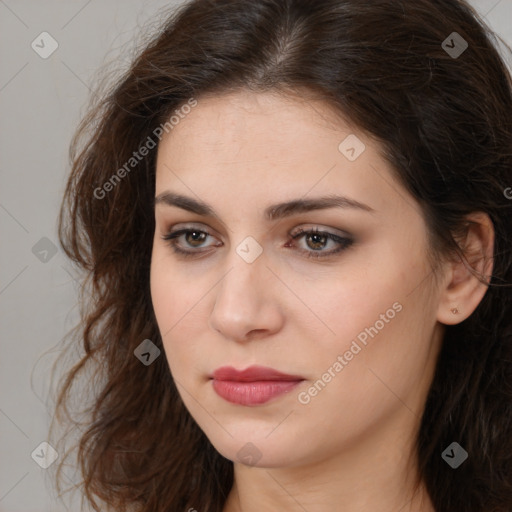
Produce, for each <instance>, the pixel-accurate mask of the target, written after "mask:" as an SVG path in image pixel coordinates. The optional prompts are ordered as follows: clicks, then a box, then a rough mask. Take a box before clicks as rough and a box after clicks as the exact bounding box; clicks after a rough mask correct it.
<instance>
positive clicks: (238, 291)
mask: <svg viewBox="0 0 512 512" xmlns="http://www.w3.org/2000/svg"><path fill="white" fill-rule="evenodd" d="M258 245H259V244H258ZM255 251H258V248H257V247H256V245H255V244H254V242H253V241H251V240H246V239H244V240H243V241H242V242H241V243H240V244H239V245H238V246H235V247H233V249H232V250H231V251H230V255H229V256H228V257H227V267H228V270H227V272H226V274H225V275H224V277H223V278H222V279H221V281H220V283H219V284H218V287H216V295H215V303H214V306H213V310H212V312H211V319H210V321H211V326H212V327H213V328H214V329H215V330H217V331H219V332H221V333H223V334H224V336H226V337H229V338H232V339H243V338H245V337H246V335H247V334H248V333H249V332H250V331H252V330H274V329H275V328H277V326H278V324H279V316H280V315H279V313H278V311H277V310H278V305H277V304H276V303H275V297H272V293H273V287H271V286H269V278H270V276H272V273H271V272H269V270H268V269H267V268H266V264H267V262H266V258H265V256H264V254H263V252H262V250H259V254H256V252H255Z"/></svg>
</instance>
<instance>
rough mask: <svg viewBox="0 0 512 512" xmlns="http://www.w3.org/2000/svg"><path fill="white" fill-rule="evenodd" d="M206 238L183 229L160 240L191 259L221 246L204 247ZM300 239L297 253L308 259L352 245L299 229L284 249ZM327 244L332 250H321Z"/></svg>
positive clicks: (199, 231)
mask: <svg viewBox="0 0 512 512" xmlns="http://www.w3.org/2000/svg"><path fill="white" fill-rule="evenodd" d="M208 237H210V238H213V236H212V235H211V234H210V233H209V232H208V231H205V230H202V229H196V228H183V229H178V230H176V231H171V232H169V233H167V234H166V235H164V236H162V239H163V240H166V241H168V242H169V245H170V246H171V248H172V250H173V251H174V252H175V253H176V254H179V255H180V256H183V257H193V256H200V255H201V254H203V253H205V252H208V249H207V248H208V247H220V246H221V245H222V242H220V243H218V244H211V245H204V243H205V242H206V241H207V240H208ZM181 238H183V240H182V242H184V244H183V243H180V239H181ZM301 238H303V239H304V241H305V243H306V247H307V248H306V249H304V248H301V249H299V252H301V253H302V254H305V255H306V257H308V258H310V257H313V258H327V257H328V256H332V255H334V254H336V253H339V252H341V251H343V250H344V249H346V248H347V247H349V246H350V245H351V244H352V243H353V240H352V239H351V238H347V237H343V236H339V235H336V234H334V233H331V232H329V231H321V230H319V229H317V228H315V229H310V230H305V229H303V228H299V229H298V230H297V231H296V232H295V233H293V234H291V235H290V239H289V240H288V242H287V244H286V245H285V247H290V243H291V242H292V241H295V240H299V239H301ZM329 244H331V245H334V248H332V249H330V250H328V251H325V250H323V249H325V248H326V247H327V246H328V245H329ZM205 248H206V249H205ZM196 249H202V250H196ZM308 249H311V250H308Z"/></svg>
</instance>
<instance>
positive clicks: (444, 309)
mask: <svg viewBox="0 0 512 512" xmlns="http://www.w3.org/2000/svg"><path fill="white" fill-rule="evenodd" d="M466 219H467V221H468V226H467V230H466V232H465V235H464V237H463V238H462V239H461V240H458V242H459V246H460V248H461V250H462V251H463V253H464V257H463V258H462V259H461V258H460V257H459V256H456V261H450V262H447V263H446V279H445V280H444V281H443V285H442V288H441V289H440V290H439V291H440V300H439V308H438V311H437V320H438V321H439V322H441V323H442V324H446V325H455V324H458V323H460V322H462V321H463V320H465V319H466V318H468V317H469V316H470V315H471V314H472V313H473V311H474V310H475V309H476V307H477V306H478V304H479V303H480V301H481V300H482V298H483V296H484V295H485V292H486V291H487V288H488V283H489V281H490V279H491V275H492V269H493V254H494V252H493V251H494V226H493V223H492V221H491V219H490V218H489V216H488V215H487V214H486V213H483V212H475V213H472V214H470V215H468V216H466ZM482 279H484V280H485V284H484V283H482V282H481V280H482Z"/></svg>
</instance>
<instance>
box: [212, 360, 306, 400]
mask: <svg viewBox="0 0 512 512" xmlns="http://www.w3.org/2000/svg"><path fill="white" fill-rule="evenodd" d="M210 378H211V379H213V380H212V385H213V389H214V390H215V392H216V393H217V394H218V395H219V396H220V397H222V398H224V400H227V401H228V402H231V403H234V404H239V405H249V406H250V405H259V404H263V403H265V402H268V401H269V400H271V399H272V398H274V397H277V396H279V395H282V394H283V393H288V392H289V391H291V390H292V389H293V388H294V387H295V386H297V385H298V384H299V383H300V382H302V381H303V380H304V378H303V377H301V376H300V375H288V374H286V373H281V372H278V371H277V370H274V369H272V368H267V367H264V366H250V367H249V368H246V369H245V370H242V371H238V370H236V369H235V368H233V367H232V366H222V367H221V368H217V370H215V371H214V372H213V374H212V375H211V376H210Z"/></svg>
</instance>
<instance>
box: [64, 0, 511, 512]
mask: <svg viewBox="0 0 512 512" xmlns="http://www.w3.org/2000/svg"><path fill="white" fill-rule="evenodd" d="M454 32H456V33H457V34H454ZM494 37H495V36H494V35H493V34H492V32H491V31H490V30H489V28H488V27H487V26H486V25H485V24H484V22H483V21H482V20H481V19H480V18H479V17H478V15H477V14H476V12H475V11H474V10H473V9H472V8H471V7H470V6H468V5H467V4H466V3H465V2H464V1H462V0H414V1H404V0H367V1H364V2H361V1H360V0H236V1H235V0H193V1H191V2H189V3H187V4H185V5H183V6H181V7H180V8H179V9H177V10H176V11H175V12H174V13H173V14H172V15H171V16H170V17H169V18H168V19H166V21H165V24H164V26H163V28H161V30H160V31H159V32H158V34H157V35H156V36H155V37H154V38H153V39H152V40H151V41H150V42H149V43H148V44H146V46H145V47H144V48H143V49H142V50H141V51H140V53H139V54H138V56H137V57H136V59H135V60H134V62H133V64H132V65H131V67H130V69H129V70H128V71H127V72H126V73H125V74H124V76H123V77H122V78H121V79H119V80H118V81H117V82H116V84H115V85H114V86H113V87H112V88H111V89H110V90H109V91H108V93H106V94H104V95H103V96H102V100H101V102H99V103H98V104H96V105H95V106H94V108H92V110H91V111H90V113H89V115H88V116H87V117H86V118H85V119H84V121H83V123H82V124H81V126H80V127H79V130H78V132H77V134H76V136H75V138H74V140H73V143H72V149H71V159H72V171H71V175H70V177H69V181H68V184H67V188H66V192H65V197H64V201H63V204H62V209H61V214H60V219H59V221H60V240H61V245H62V247H63V249H64V251H65V252H66V254H67V255H68V257H69V258H71V260H72V261H73V262H75V264H76V265H77V267H79V268H80V269H82V270H83V271H84V272H85V274H84V277H85V279H84V288H83V290H84V293H83V296H82V298H81V301H82V305H83V312H82V315H83V316H82V323H81V325H80V326H78V327H77V330H76V331H75V336H74V337H72V341H71V343H72V344H73V343H74V344H76V343H79V344H80V347H81V350H82V354H81V358H80V360H79V362H78V363H76V364H75V365H74V366H73V367H72V368H71V369H70V370H69V371H68V372H67V374H66V375H65V376H64V378H63V380H62V381H61V383H60V386H59V395H58V402H57V407H56V418H59V419H60V421H62V422H75V424H76V425H77V426H78V425H79V426H80V429H81V432H80V437H79V442H78V445H77V450H76V453H77V455H78V462H79V468H80V471H81V474H82V476H83V485H82V490H83V493H84V496H85V498H86V499H87V500H88V501H90V503H92V504H93V506H94V508H95V510H100V507H101V508H102V509H104V506H103V505H101V504H99V503H98V501H100V502H104V503H105V504H106V506H111V507H112V508H113V509H115V510H118V511H121V510H128V509H130V510H145V511H152V512H164V511H180V512H181V511H187V510H189V509H190V508H193V509H196V510H199V511H205V510H209V511H210V512H220V511H221V510H222V507H223V505H224V503H225V500H226V497H227V494H228V493H229V491H230V489H231V486H232V484H233V463H232V462H231V461H230V460H227V459H225V458H224V457H222V456H221V455H220V454H219V453H218V452H217V451H216V450H215V449H214V447H213V446H212V445H211V443H210V442H209V440H208V439H207V438H206V436H205V435H204V433H203V432H202V431H201V429H200V428H199V427H198V425H197V424H196V423H195V421H194V420H193V418H192V417H191V416H190V414H189V413H188V411H187V410H186V408H185V407H184V405H183V403H182V401H181V399H180V397H179V394H178V392H177V389H176V387H175V384H174V382H173V379H172V376H171V374H170V371H169V367H168V364H167V361H166V358H165V357H159V358H157V359H156V360H155V361H154V362H153V363H152V364H151V365H149V366H145V365H144V364H141V361H140V360H139V359H138V358H137V357H135V356H134V350H135V349H136V347H138V346H139V345H140V343H141V342H142V341H143V340H145V339H150V340H151V341H152V342H153V343H154V344H155V345H156V346H157V347H159V348H160V349H161V350H162V352H163V346H162V340H161V337H160V333H159V332H158V328H157V324H156V321H155V316H154V313H153V309H152V303H151V296H150V290H149V269H150V261H151V247H152V239H153V232H154V212H153V196H154V185H155V160H156V150H150V151H149V152H148V153H147V154H146V155H145V156H144V157H143V158H140V160H139V159H138V158H137V159H136V160H130V159H131V158H134V157H133V153H134V152H137V151H138V149H139V148H140V147H141V146H142V145H144V144H147V143H148V140H149V139H148V138H152V139H155V136H156V134H159V133H160V132H158V127H162V126H166V125H165V123H167V129H169V130H170V129H171V127H172V123H170V121H169V120H170V119H171V117H170V116H172V115H174V114H173V113H175V112H176V111H177V110H179V109H180V108H183V106H184V105H186V104H187V102H188V103H189V104H190V101H191V99H192V100H193V101H198V102H200V101H201V96H202V95H204V94H206V93H211V94H216V93H219V94H220V93H224V92H231V91H236V90H240V89H242V88H246V89H247V88H248V89H250V90H253V91H268V90H276V89H279V90H282V91H290V92H296V93H298V94H301V91H309V92H311V93H314V94H316V95H319V96H320V97H321V98H323V99H324V100H325V101H326V102H328V103H329V104H330V105H331V106H332V108H333V109H334V110H335V111H337V112H339V113H340V114H342V115H343V116H344V117H345V118H347V119H349V120H351V121H352V122H353V123H354V124H355V125H356V126H358V127H360V128H361V129H363V130H365V131H366V132H368V133H369V134H371V135H373V136H374V137H375V138H376V139H377V140H379V141H380V143H381V145H382V147H383V148H384V153H385V157H386V158H387V159H388V160H389V161H390V163H391V164H392V166H393V168H394V170H395V172H396V174H397V176H398V178H399V179H400V180H401V182H402V183H403V184H404V186H405V187H406V188H407V189H408V190H409V191H410V193H411V194H412V195H413V197H414V198H415V199H416V200H417V201H418V203H419V205H420V206H421V208H422V211H423V213H424V216H425V220H426V223H427V226H428V230H429V234H430V237H431V245H432V250H433V251H435V253H436V254H439V255H457V254H458V255H459V256H460V255H461V254H462V249H460V248H458V246H457V244H456V242H455V238H456V237H455V234H457V233H460V232H461V231H463V230H464V227H465V226H466V223H465V220H464V217H465V216H466V215H467V214H469V213H471V212H474V211H483V212H486V213H487V214H488V215H489V216H490V218H491V220H492V221H493V224H494V229H495V247H494V269H493V276H492V279H491V280H490V286H489V289H488V290H487V293H486V294H485V296H484V298H483V300H482V301H481V303H480V304H479V306H478V308H477V309H476V310H475V312H474V313H473V314H472V315H471V316H470V317H469V318H467V319H466V320H465V321H463V322H462V323H460V324H458V325H454V326H447V328H446V332H445V337H444V340H443V346H442V350H441V353H440V355H439V359H438V363H437V368H436V373H435V376H434V379H433V382H432V386H431V390H430V394H429V396H428V399H427V403H426V406H425V410H424V414H423V417H422V423H421V428H420V432H419V436H418V441H417V455H418V460H419V466H420V474H421V476H422V478H423V480H424V482H425V484H426V486H427V490H428V492H429V495H430V497H431V500H432V502H433V504H434V506H435V508H436V511H437V512H448V511H449V512H454V511H457V512H482V511H486V512H510V510H511V509H512V303H511V299H510V285H511V283H512V239H511V236H512V235H511V234H512V200H511V197H512V188H510V187H512V80H511V78H510V73H509V71H508V70H507V67H506V65H505V64H504V61H503V59H502V58H501V57H500V54H499V51H498V50H497V45H496V39H494ZM169 123H170V124H169ZM127 162H129V165H128V166H127ZM122 168H124V170H125V172H119V171H118V170H119V169H122ZM114 175H116V176H117V178H114ZM107 182H108V183H109V185H108V186H105V184H106V183H107ZM71 346H73V345H71ZM80 378H87V379H88V380H87V385H88V390H90V391H91V395H92V399H91V401H90V403H88V404H87V405H86V404H85V402H84V406H83V411H82V412H81V414H85V416H84V417H82V416H80V417H81V418H82V419H79V418H78V415H77V414H75V415H74V414H73V411H72V410H71V407H69V404H70V402H71V399H72V396H74V395H73V392H72V391H73V389H75V388H76V386H78V383H79V382H80V380H79V379H80ZM83 391H84V390H83V389H79V388H78V389H76V392H77V393H78V396H80V393H83ZM83 418H85V419H83ZM455 440H456V441H457V442H458V443H459V444H460V445H462V446H463V447H464V448H465V450H466V451H467V452H468V453H469V458H468V460H467V461H466V462H465V463H464V464H463V465H462V466H461V467H460V468H458V469H457V470H453V469H452V468H451V467H450V466H448V464H446V462H445V461H444V460H443V459H442V457H441V453H442V451H443V450H444V449H445V448H446V447H447V446H448V445H450V443H452V441H455ZM70 453H71V452H69V453H68V455H69V454H70ZM65 458H66V457H64V459H65ZM62 462H64V461H62Z"/></svg>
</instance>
